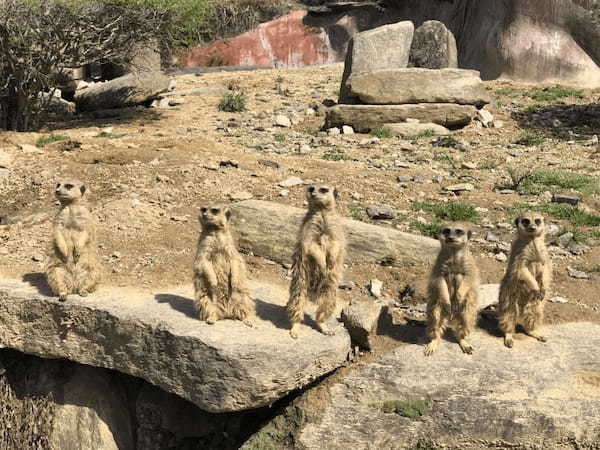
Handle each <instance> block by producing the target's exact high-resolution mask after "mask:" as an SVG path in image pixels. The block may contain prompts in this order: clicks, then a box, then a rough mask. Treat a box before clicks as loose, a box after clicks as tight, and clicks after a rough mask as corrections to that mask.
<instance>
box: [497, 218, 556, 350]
mask: <svg viewBox="0 0 600 450" xmlns="http://www.w3.org/2000/svg"><path fill="white" fill-rule="evenodd" d="M515 225H516V227H517V236H516V238H515V240H514V241H513V243H512V247H511V250H510V256H509V258H508V266H507V268H506V274H505V275H504V278H503V279H502V282H501V283H500V296H499V299H498V313H499V324H500V330H501V331H502V332H503V333H504V345H506V346H507V347H509V348H512V346H513V344H514V340H513V334H514V332H515V328H516V325H517V324H521V325H522V326H523V328H524V330H525V334H527V335H529V336H531V337H533V338H535V339H537V340H538V341H541V342H546V338H545V337H544V336H543V335H542V334H541V333H540V332H539V327H540V326H541V325H542V322H543V319H544V303H545V302H544V300H545V299H546V297H547V296H548V291H549V289H550V284H551V283H552V261H551V259H550V256H549V254H548V249H547V247H546V242H545V234H546V227H545V223H544V217H543V216H542V215H541V214H538V213H532V212H528V213H525V214H523V215H521V216H520V217H518V218H517V219H516V220H515Z"/></svg>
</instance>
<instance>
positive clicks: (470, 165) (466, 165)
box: [460, 161, 477, 169]
mask: <svg viewBox="0 0 600 450" xmlns="http://www.w3.org/2000/svg"><path fill="white" fill-rule="evenodd" d="M460 166H461V167H462V168H463V169H477V164H475V163H472V162H466V161H465V162H463V163H462V164H461V165H460Z"/></svg>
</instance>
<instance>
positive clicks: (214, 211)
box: [210, 208, 220, 214]
mask: <svg viewBox="0 0 600 450" xmlns="http://www.w3.org/2000/svg"><path fill="white" fill-rule="evenodd" d="M219 211H220V210H219V209H218V208H212V209H211V210H210V212H211V213H212V214H219Z"/></svg>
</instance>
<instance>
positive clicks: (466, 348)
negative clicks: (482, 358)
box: [458, 340, 473, 355]
mask: <svg viewBox="0 0 600 450" xmlns="http://www.w3.org/2000/svg"><path fill="white" fill-rule="evenodd" d="M458 345H459V346H460V349H461V350H462V351H463V353H466V354H467V355H472V354H473V346H472V345H471V344H469V343H468V342H467V341H465V340H462V341H460V342H459V343H458Z"/></svg>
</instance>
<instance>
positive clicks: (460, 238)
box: [440, 222, 473, 248]
mask: <svg viewBox="0 0 600 450" xmlns="http://www.w3.org/2000/svg"><path fill="white" fill-rule="evenodd" d="M472 236H473V232H472V231H471V230H470V228H469V227H468V226H467V225H465V224H463V223H459V222H453V223H447V224H445V225H444V226H443V227H442V229H441V231H440V242H441V244H442V247H451V248H460V247H464V246H466V245H467V244H468V243H469V241H470V240H471V237H472Z"/></svg>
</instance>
